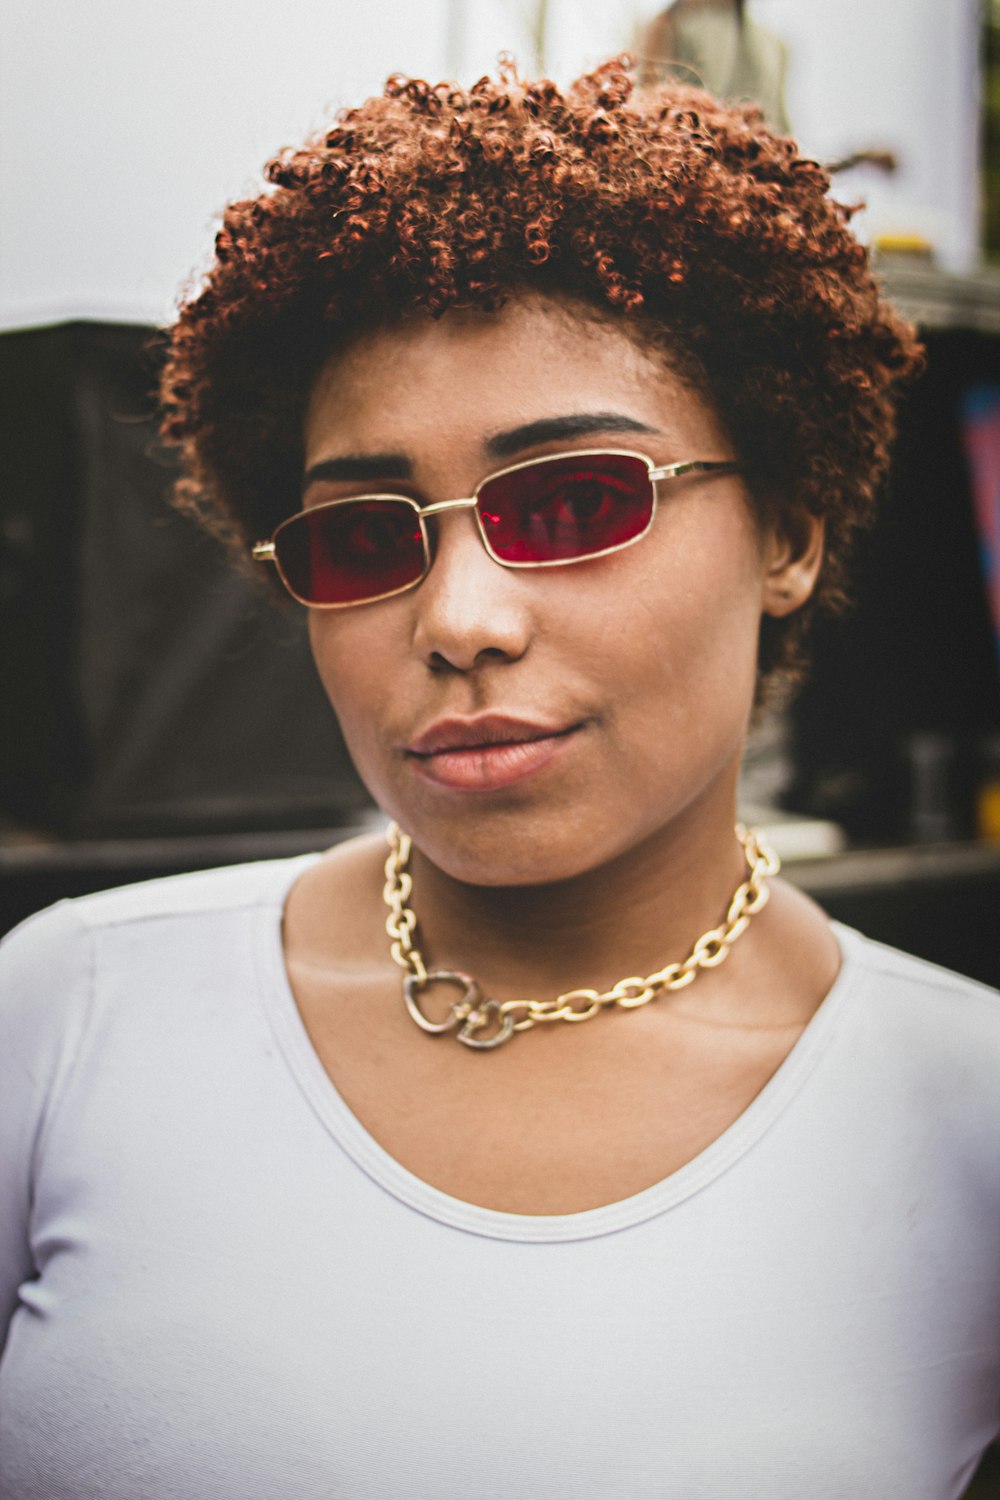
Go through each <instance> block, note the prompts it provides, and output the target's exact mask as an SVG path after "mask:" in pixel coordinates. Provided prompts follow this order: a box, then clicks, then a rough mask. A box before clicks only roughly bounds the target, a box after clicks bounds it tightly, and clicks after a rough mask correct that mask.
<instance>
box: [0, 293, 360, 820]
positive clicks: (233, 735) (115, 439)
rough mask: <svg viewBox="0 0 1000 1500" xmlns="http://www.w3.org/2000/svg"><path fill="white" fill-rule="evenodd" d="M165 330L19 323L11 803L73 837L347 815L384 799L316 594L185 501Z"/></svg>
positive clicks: (2, 352) (9, 679) (6, 406)
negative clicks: (259, 561) (309, 629)
mask: <svg viewBox="0 0 1000 1500" xmlns="http://www.w3.org/2000/svg"><path fill="white" fill-rule="evenodd" d="M154 338H155V335H154V332H153V330H152V329H149V328H145V327H134V326H126V325H116V324H101V323H68V324H65V325H61V326H59V327H54V328H44V329H32V330H27V331H17V332H12V333H6V334H3V335H0V443H2V473H3V476H4V481H3V491H2V495H0V703H2V704H3V716H4V723H5V730H4V734H3V737H2V741H0V818H5V819H7V820H9V821H10V822H13V823H15V824H17V825H27V826H36V827H40V828H44V829H47V830H50V831H53V832H56V833H59V834H62V835H64V836H70V837H73V836H80V835H88V836H95V835H107V834H112V833H115V834H117V833H124V834H136V833H164V834H166V833H178V832H199V831H210V830H230V829H253V828H269V827H302V826H321V825H326V824H333V823H337V822H341V821H344V819H345V815H350V814H351V812H352V811H354V810H356V809H358V808H359V807H363V806H367V805H368V798H367V795H366V794H365V792H364V791H363V789H362V788H361V785H360V783H359V781H358V779H357V777H356V775H355V773H354V770H353V768H352V767H351V765H350V762H349V760H348V757H347V753H346V751H345V749H344V746H343V741H342V739H341V737H340V733H339V729H338V727H337V724H336V721H335V719H334V716H333V714H332V712H331V710H330V707H329V705H328V703H327V701H326V698H325V696H324V694H323V691H322V689H321V687H320V685H319V682H318V680H317V678H316V676H315V673H314V670H313V666H312V662H311V660H310V658H309V654H308V650H307V646H306V640H305V618H304V611H295V612H292V611H286V610H284V609H281V608H277V607H275V605H273V604H272V603H271V601H270V599H269V598H268V596H267V595H266V593H265V592H264V591H263V590H262V589H260V588H259V587H258V586H257V585H256V584H255V583H254V582H253V581H252V580H251V579H249V578H247V577H243V576H242V575H241V574H240V573H239V572H237V571H236V570H235V569H234V568H233V565H232V563H231V562H230V561H229V560H228V559H227V558H226V556H225V555H224V553H223V552H222V549H221V548H220V547H219V545H218V544H217V543H216V542H214V541H213V540H212V539H211V538H210V537H207V536H205V535H203V534H202V533H201V532H200V531H199V529H198V528H197V527H196V526H195V524H194V523H193V522H191V521H190V520H188V519H187V518H186V517H183V516H180V515H178V514H177V513H175V512H174V511H173V510H171V508H170V506H169V504H168V501H167V491H168V488H169V485H170V482H171V479H172V477H173V475H172V470H171V468H170V466H169V461H168V460H167V458H166V457H165V456H164V455H163V453H162V452H161V451H158V449H157V444H156V436H155V423H154V421H153V417H152V396H151V393H152V392H153V391H154V390H155V387H156V378H157V370H156V356H155V353H154V352H153V347H154V345H153V340H154Z"/></svg>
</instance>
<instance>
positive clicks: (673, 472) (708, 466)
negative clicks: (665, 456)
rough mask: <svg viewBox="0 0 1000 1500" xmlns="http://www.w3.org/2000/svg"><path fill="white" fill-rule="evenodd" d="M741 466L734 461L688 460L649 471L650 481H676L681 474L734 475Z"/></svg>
mask: <svg viewBox="0 0 1000 1500" xmlns="http://www.w3.org/2000/svg"><path fill="white" fill-rule="evenodd" d="M740 467H741V465H740V464H738V463H737V462H736V460H735V459H728V458H727V459H719V460H713V459H700V458H692V459H688V460H687V462H685V463H680V464H665V465H664V467H663V468H661V469H650V471H649V477H650V479H677V478H679V477H680V475H681V474H736V473H737V472H738V471H739V469H740Z"/></svg>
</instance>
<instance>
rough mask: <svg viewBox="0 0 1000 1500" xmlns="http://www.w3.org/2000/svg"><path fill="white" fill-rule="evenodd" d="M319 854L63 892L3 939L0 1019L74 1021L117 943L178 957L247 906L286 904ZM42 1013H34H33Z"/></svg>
mask: <svg viewBox="0 0 1000 1500" xmlns="http://www.w3.org/2000/svg"><path fill="white" fill-rule="evenodd" d="M314 859H315V856H312V855H305V856H300V857H299V858H296V859H288V860H266V861H261V862H260V863H257V864H250V865H234V866H230V867H227V868H225V869H220V870H208V871H204V872H198V873H196V874H191V875H176V876H169V877H167V878H165V879H160V880H150V881H144V882H142V883H141V884H138V885H131V886H122V887H120V888H118V889H116V890H109V891H101V892H98V893H97V894H95V895H91V896H80V897H76V898H73V899H71V900H65V901H60V902H59V903H58V904H57V905H55V906H51V907H48V908H47V909H46V910H45V911H41V912H38V913H37V914H36V915H35V916H32V917H29V918H28V919H27V921H25V922H22V923H21V924H20V926H18V927H16V928H14V930H13V931H12V932H10V933H8V934H7V936H6V937H4V939H3V940H2V941H0V1026H3V1028H4V1030H5V1031H8V1032H9V1031H14V1032H15V1033H16V1034H17V1035H24V1034H25V1033H26V1031H29V1030H31V1029H33V1026H34V1024H35V1022H36V1021H37V1023H38V1024H42V1025H45V1026H46V1028H47V1029H49V1030H53V1029H55V1030H61V1029H62V1028H63V1027H65V1026H66V1025H71V1024H72V1022H73V1019H74V1017H78V1016H79V1013H80V1011H81V1010H82V1009H83V1008H85V1007H86V1005H87V1003H88V997H89V996H90V995H91V994H92V993H93V991H94V988H95V984H96V982H97V980H98V978H99V976H100V971H101V968H102V966H103V965H106V964H108V963H109V962H110V963H111V964H113V963H114V961H115V959H114V954H115V951H116V950H117V951H119V952H120V951H122V950H126V949H127V950H130V951H131V952H132V954H133V955H135V954H137V953H139V954H141V953H142V952H143V951H144V952H145V953H146V954H147V955H151V954H154V953H160V954H163V955H165V956H166V957H167V958H168V959H169V958H171V957H173V958H175V959H179V958H180V956H181V953H182V952H184V951H186V950H189V948H190V945H191V944H192V943H197V942H198V940H199V938H206V937H209V936H210V934H211V933H212V932H213V931H217V930H219V929H220V928H224V927H225V926H226V924H227V920H228V919H230V918H232V917H234V916H238V915H239V914H241V913H245V912H247V911H252V910H254V909H260V908H266V907H268V906H275V907H280V906H281V904H282V902H283V901H284V899H285V896H286V895H287V892H288V890H289V888H290V887H291V886H292V884H293V883H294V882H295V880H296V878H297V876H298V875H299V874H300V873H302V872H303V871H304V870H306V869H307V868H308V867H309V865H310V864H311V863H312V862H313V860H314ZM32 1016H34V1021H33V1020H32Z"/></svg>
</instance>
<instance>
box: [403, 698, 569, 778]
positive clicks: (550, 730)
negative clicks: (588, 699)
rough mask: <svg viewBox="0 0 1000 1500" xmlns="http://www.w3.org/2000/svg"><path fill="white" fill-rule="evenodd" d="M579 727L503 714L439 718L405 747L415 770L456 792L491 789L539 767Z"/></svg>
mask: <svg viewBox="0 0 1000 1500" xmlns="http://www.w3.org/2000/svg"><path fill="white" fill-rule="evenodd" d="M581 728H582V725H581V724H579V723H574V724H569V725H567V724H555V725H553V724H546V723H541V722H538V721H534V720H529V719H519V718H513V717H511V716H509V715H506V714H487V715H483V716H482V717H481V718H476V719H457V718H455V719H441V720H439V721H438V722H437V723H436V724H432V725H431V726H430V728H429V729H427V730H426V731H425V732H424V733H423V734H421V735H418V736H417V738H416V739H414V740H413V741H412V742H411V743H410V744H409V745H407V747H406V755H407V757H408V758H409V759H410V760H411V761H412V762H413V764H414V767H415V769H416V770H417V772H418V774H420V775H421V776H423V777H425V778H426V779H428V780H430V781H434V782H437V783H438V784H439V785H441V786H446V787H450V788H452V789H454V790H461V791H495V790H497V789H498V788H500V787H503V786H507V785H508V784H509V783H510V782H512V781H519V780H520V779H521V778H522V777H524V776H528V775H530V774H531V773H532V772H535V771H539V770H541V769H542V767H543V766H546V765H548V764H549V763H550V762H551V761H552V760H553V759H554V758H555V757H556V756H558V755H559V754H560V753H561V752H562V751H563V750H564V749H565V748H566V747H567V746H568V745H569V744H570V743H571V742H572V740H573V739H574V738H575V736H576V735H577V733H578V731H579V730H580V729H581Z"/></svg>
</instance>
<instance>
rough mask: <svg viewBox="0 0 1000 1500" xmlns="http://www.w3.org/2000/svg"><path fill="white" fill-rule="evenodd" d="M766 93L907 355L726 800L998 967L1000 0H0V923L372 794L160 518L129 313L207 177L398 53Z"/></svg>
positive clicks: (866, 895)
mask: <svg viewBox="0 0 1000 1500" xmlns="http://www.w3.org/2000/svg"><path fill="white" fill-rule="evenodd" d="M623 49H627V50H629V51H631V52H633V53H634V55H635V56H636V57H637V59H638V65H639V68H640V71H641V73H642V75H643V77H645V78H647V79H648V78H658V77H666V76H668V75H673V76H678V77H682V78H688V79H691V80H693V81H701V82H704V83H706V84H707V85H708V86H710V87H711V88H713V89H714V90H716V91H717V92H719V93H721V94H723V95H726V96H730V97H734V98H741V97H752V98H756V99H758V100H759V101H760V102H761V103H762V105H763V107H764V108H765V110H766V112H767V114H768V117H769V119H771V121H772V122H773V123H775V124H776V125H779V126H781V127H787V128H789V129H790V130H791V131H792V133H793V134H795V135H796V136H797V137H798V139H799V141H800V143H801V144H802V146H803V148H804V149H805V150H806V151H807V152H808V153H809V154H811V155H814V156H816V157H817V158H818V159H820V160H821V161H824V162H827V163H834V162H837V163H847V164H848V165H847V166H846V167H845V169H844V170H843V171H842V172H840V173H839V174H838V177H837V180H836V185H835V192H836V194H837V196H840V197H843V198H846V199H850V200H857V199H862V198H863V199H864V200H865V201H866V204H867V207H866V209H865V211H864V212H863V213H862V214H861V215H860V216H859V218H858V219H857V221H856V223H857V225H858V227H859V230H860V232H861V234H862V236H863V237H864V238H865V239H866V240H868V241H869V242H870V243H871V244H872V246H873V249H874V253H875V255H876V257H877V263H878V267H879V271H880V274H881V275H882V276H883V277H884V278H885V281H886V283H887V285H888V287H889V289H890V291H891V293H892V295H893V296H894V297H895V298H896V299H897V300H898V301H899V303H900V304H901V305H902V307H903V308H904V309H905V310H906V311H908V312H909V313H910V314H911V315H912V316H913V317H915V318H916V319H917V320H918V322H919V323H920V325H921V327H922V329H923V331H924V333H925V336H926V341H927V346H928V351H929V363H928V370H927V374H926V376H925V377H924V378H923V380H922V382H921V384H920V385H919V387H918V388H917V389H916V390H915V391H914V392H913V394H912V397H911V398H910V401H909V404H908V406H907V409H906V411H905V412H904V414H903V424H902V431H901V435H900V441H899V445H898V450H897V454H896V459H895V463H894V469H893V474H892V479H891V483H890V485H889V487H888V490H887V494H886V497H885V504H884V507H883V513H882V520H881V522H880V523H879V525H878V527H877V528H876V530H875V531H874V532H873V534H872V535H871V537H870V538H868V540H867V543H866V546H865V549H864V554H863V557H862V559H861V565H860V570H859V576H860V588H859V602H858V605H857V607H856V609H855V610H854V612H853V613H852V614H851V616H850V617H849V618H848V619H847V620H846V621H845V622H844V623H842V624H841V625H840V626H838V627H837V628H836V629H833V628H831V629H829V630H827V631H825V632H824V633H823V635H822V636H821V638H820V639H819V641H818V642H817V653H816V669H815V672H814V674H813V677H812V679H811V681H810V684H809V685H808V687H807V688H806V690H805V691H804V692H803V693H802V694H801V695H800V696H799V698H798V699H797V700H796V701H795V702H793V703H789V704H787V705H785V706H784V707H782V708H780V709H778V710H775V711H773V712H772V713H770V714H769V715H768V716H767V717H766V718H765V720H764V721H763V722H762V724H761V725H760V727H759V729H758V731H757V733H756V735H755V737H754V741H753V744H752V746H751V750H750V754H749V756H748V761H747V767H746V776H745V786H744V800H745V804H746V811H747V814H748V815H749V816H752V817H753V818H754V819H755V820H756V821H758V822H763V823H764V824H766V825H767V826H768V827H769V828H772V829H773V836H774V838H775V841H776V842H777V843H778V845H779V848H780V849H782V850H783V851H784V853H785V855H786V857H787V860H788V866H787V868H788V872H789V873H790V874H791V876H792V878H793V879H795V880H797V881H798V882H799V883H801V884H802V885H803V886H804V887H805V888H807V889H809V890H810V891H812V892H813V893H814V894H815V895H816V896H817V897H818V899H820V900H821V901H823V902H824V904H825V905H826V906H827V908H828V909H829V910H830V911H831V912H832V913H833V914H834V915H836V916H838V917H841V918H842V919H843V920H846V921H849V922H851V923H852V924H853V925H856V926H859V927H861V928H862V929H864V930H866V931H867V932H869V933H870V934H872V935H873V936H876V937H881V938H883V939H884V940H886V941H889V942H892V943H895V944H897V945H898V946H901V947H904V948H907V949H909V950H910V951H913V952H917V953H921V954H923V955H924V956H926V957H929V958H931V959H934V960H936V961H938V962H942V963H945V964H947V965H949V966H950V967H953V968H956V969H958V970H960V971H962V972H964V973H968V974H972V975H974V976H976V977H980V978H982V979H986V980H990V981H992V982H993V983H1000V944H998V942H997V938H996V929H997V926H998V917H1000V259H998V258H1000V0H826V3H824V4H818V3H809V4H804V3H803V0H746V3H745V4H744V5H740V4H737V3H733V0H678V3H676V4H674V5H673V6H665V5H664V4H644V3H643V4H640V3H635V4H629V3H621V4H617V5H614V4H608V3H607V0H602V3H590V0H548V3H527V0H419V3H414V0H405V3H404V0H368V3H367V4H366V5H365V6H364V7H361V6H356V5H347V4H342V3H338V0H324V3H320V0H285V3H284V4H283V5H282V6H280V7H277V8H276V7H274V6H273V5H271V4H265V3H263V0H240V3H239V4H237V3H236V0H198V3H197V4H196V3H194V0H172V3H171V4H170V5H169V6H167V5H164V4H155V3H149V0H146V3H139V4H134V5H132V6H129V7H124V6H122V5H121V4H120V3H117V0H115V3H112V0H78V3H77V4H76V5H74V6H71V7H70V6H66V5H65V4H63V3H61V0H60V3H58V4H57V3H56V0H31V3H30V4H29V3H27V0H7V4H6V7H5V20H4V25H3V46H2V48H0V140H2V154H0V192H2V202H3V212H2V216H0V443H2V448H0V452H2V460H3V461H2V469H0V472H2V490H0V704H2V705H3V717H4V728H3V731H2V743H0V930H2V928H3V927H5V926H9V925H11V924H12V923H13V922H15V921H16V920H18V919H19V918H20V917H21V916H23V915H26V914H27V913H28V912H29V911H31V910H34V909H36V908H37V907H39V906H41V905H44V904H45V903H46V902H48V901H50V900H53V899H55V898H57V897H59V896H61V895H64V894H74V893H77V892H80V891H84V890H89V889H94V888H97V887H101V886H106V885H112V884H117V883H121V882H123V881H126V880H131V879H135V878H139V877H142V876H147V875H153V874H158V873H166V872H170V871H173V870H181V869H191V868H194V867H196V866H205V865H212V864H218V863H224V862H227V861H231V860H239V859H246V858H253V857H257V856H267V855H271V854H282V853H286V852H287V853H292V852H295V851H297V850H300V849H306V848H311V847H319V846H321V845H322V844H324V843H329V842H330V841H332V840H333V839H335V838H337V837H341V836H343V835H344V834H346V833H349V832H352V831H354V830H355V829H357V828H358V827H360V826H363V825H364V824H365V823H366V822H369V821H371V819H372V818H373V816H374V814H373V811H372V809H371V808H370V805H369V803H368V800H367V798H366V796H365V794H364V792H363V791H362V789H361V788H360V786H359V785H358V783H357V780H356V778H355V777H354V774H353V772H352V770H351V768H350V766H349V763H348V761H347V758H346V755H345V753H344V750H343V746H342V744H341V741H340V738H339V735H338V731H337V727H336V724H335V723H334V722H333V719H332V715H331V713H330V710H329V708H328V707H327V705H326V703H325V700H324V699H323V697H322V695H321V693H320V690H319V687H318V685H317V683H316V682H315V680H314V677H313V673H312V668H311V665H310V663H309V660H308V657H307V654H306V650H305V645H304V636H303V629H302V624H303V622H302V620H301V619H300V618H299V617H298V616H297V615H290V614H286V613H282V612H279V611H277V610H275V609H274V608H273V607H272V606H271V605H270V604H269V603H268V601H267V600H266V599H262V598H261V596H260V595H259V594H258V593H257V591H256V590H255V589H254V588H253V587H252V586H251V585H250V584H249V583H248V581H247V580H245V579H244V578H242V577H241V576H239V575H238V574H237V573H235V572H233V571H232V570H231V568H230V567H229V566H228V564H227V563H226V562H225V561H224V559H222V558H221V556H220V555H219V554H218V553H217V551H216V548H215V546H214V544H213V543H211V542H210V541H208V540H207V539H205V538H203V537H202V536H200V535H199V534H198V533H197V532H196V531H195V529H194V528H193V526H192V525H191V524H190V523H189V522H188V521H187V520H185V519H183V518H181V517H179V516H176V515H174V514H173V513H172V512H171V511H170V509H169V506H168V505H167V503H166V499H165V492H166V489H167V487H168V485H169V481H170V477H171V472H170V467H169V462H168V460H167V459H166V457H165V456H164V455H163V454H162V453H160V452H158V450H157V447H156V444H155V439H154V432H153V422H152V416H151V397H150V392H151V390H152V388H153V387H154V385H155V380H156V361H157V348H156V340H155V331H156V329H157V327H158V326H161V325H163V324H164V323H166V322H169V320H170V319H171V316H172V313H173V309H174V307H175V305H176V300H177V297H178V294H179V291H180V290H181V289H183V288H184V287H189V286H191V285H193V284H196V282H197V277H198V273H199V268H202V267H204V266H205V265H206V263H207V258H208V253H209V250H210V247H211V244H212V239H213V235H214V230H215V226H216V223H217V220H218V216H219V214H220V211H221V208H222V206H223V204H224V203H225V202H226V201H227V200H228V199H230V198H232V197H234V196H238V195H241V194H244V193H247V192H254V191H256V185H257V184H258V183H259V180H260V179H259V172H260V168H261V166H262V164H263V162H264V161H265V160H266V159H267V158H268V157H269V156H270V155H272V154H273V153H274V152H275V151H276V150H277V149H278V148H279V147H281V146H282V145H286V144H292V143H295V142H298V141H299V140H300V139H301V138H302V137H303V136H304V135H305V134H306V133H308V132H309V131H311V130H313V129H316V128H319V127H320V126H322V125H323V124H324V123H326V122H327V121H328V120H329V119H330V116H331V114H332V112H333V110H334V109H335V108H336V107H338V106H340V105H344V104H350V103H354V102H357V101H358V100H360V99H361V98H363V97H364V96H365V95H367V94H369V93H371V92H374V91H377V90H379V89H380V87H381V85H382V82H383V80H384V78H385V76H386V75H387V74H388V73H390V72H392V71H395V70H403V71H406V72H409V73H413V74H417V75H421V76H424V77H426V78H429V79H431V80H437V79H439V78H442V77H458V78H459V79H461V80H462V81H464V82H471V81H472V80H473V79H474V78H475V77H477V76H478V75H479V74H481V73H483V72H485V71H487V70H489V69H491V68H493V67H494V66H495V63H496V59H497V55H498V53H500V52H502V51H507V52H510V53H512V54H513V55H514V56H515V58H516V59H517V61H518V62H519V64H520V65H521V67H522V68H523V69H524V70H525V71H527V72H530V71H534V70H535V69H542V70H544V71H546V72H547V73H549V74H550V75H551V76H554V77H555V78H556V79H557V80H559V81H561V82H566V81H568V80H569V79H570V78H571V77H572V76H574V75H575V74H577V73H579V72H580V71H582V70H583V69H585V68H586V67H588V66H591V65H593V64H595V63H597V62H599V61H601V60H603V59H604V58H605V57H607V56H608V55H610V54H612V53H614V52H618V51H621V50H623Z"/></svg>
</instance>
